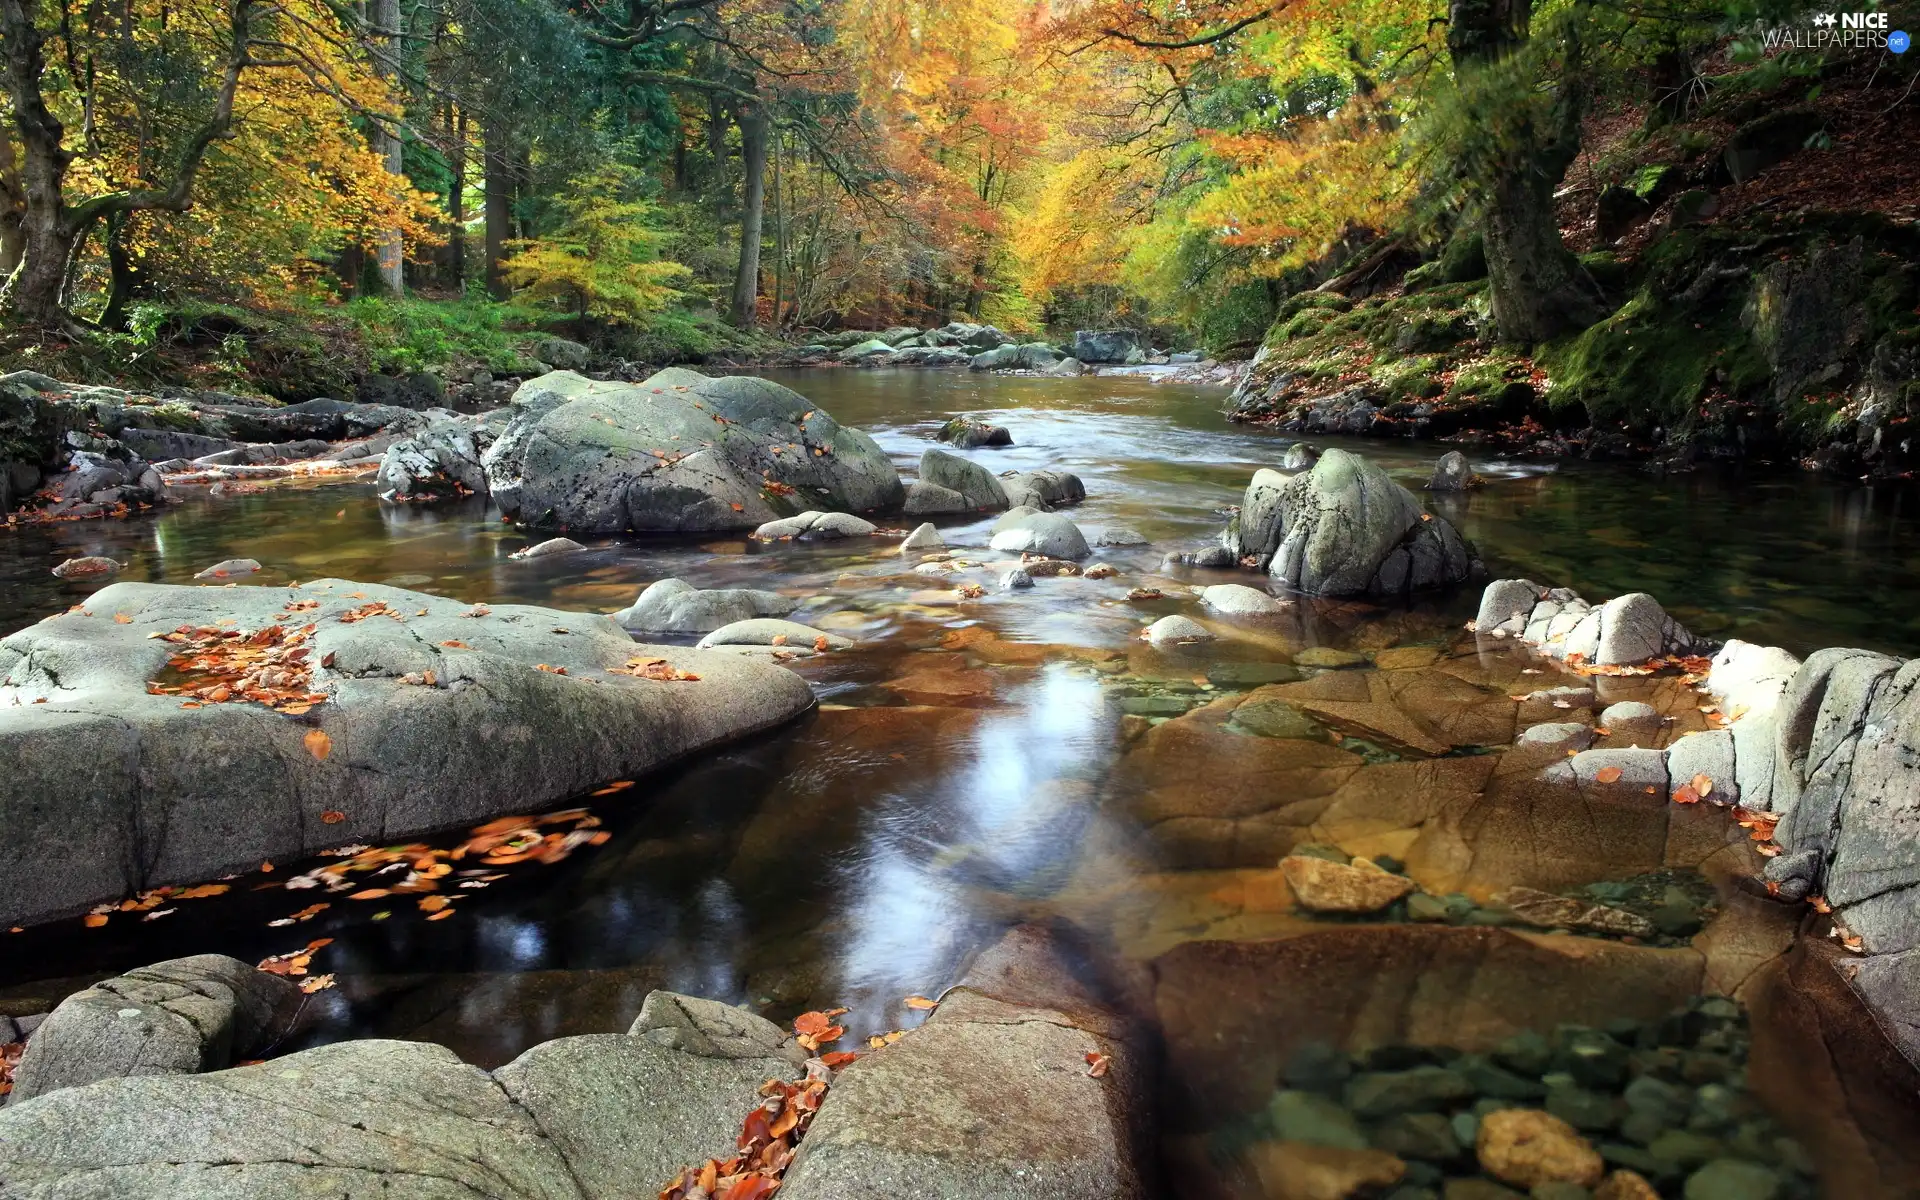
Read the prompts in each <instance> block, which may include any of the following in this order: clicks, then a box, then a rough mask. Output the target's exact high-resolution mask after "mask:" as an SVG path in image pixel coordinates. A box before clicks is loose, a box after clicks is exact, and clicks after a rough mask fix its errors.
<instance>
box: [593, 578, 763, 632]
mask: <svg viewBox="0 0 1920 1200" xmlns="http://www.w3.org/2000/svg"><path fill="white" fill-rule="evenodd" d="M798 607H800V602H799V601H798V600H795V599H792V598H791V597H787V596H782V595H781V594H780V593H779V592H767V591H762V590H760V589H758V588H696V587H694V586H693V585H692V584H690V583H688V582H687V581H686V580H684V579H662V580H659V581H657V582H654V583H650V584H648V585H647V588H646V590H645V591H643V592H641V593H640V595H639V596H638V597H637V598H636V599H635V600H634V602H633V604H632V606H631V607H628V608H623V609H621V610H620V611H619V612H617V613H614V614H613V619H614V620H616V621H618V622H620V624H621V625H622V626H624V627H626V628H628V629H632V630H636V631H638V632H641V633H711V632H712V631H713V630H716V629H718V628H720V627H721V626H723V625H731V624H733V623H734V622H736V621H750V620H753V619H754V618H756V617H784V616H786V615H787V614H788V613H790V612H792V611H793V610H794V609H796V608H798Z"/></svg>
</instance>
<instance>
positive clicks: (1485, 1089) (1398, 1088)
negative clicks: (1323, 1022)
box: [1208, 997, 1817, 1200]
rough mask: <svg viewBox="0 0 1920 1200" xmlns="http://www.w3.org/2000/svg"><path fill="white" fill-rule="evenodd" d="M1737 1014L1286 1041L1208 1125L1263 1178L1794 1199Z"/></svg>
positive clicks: (1498, 1191) (1225, 1152) (1797, 1186)
mask: <svg viewBox="0 0 1920 1200" xmlns="http://www.w3.org/2000/svg"><path fill="white" fill-rule="evenodd" d="M1749 1040H1750V1034H1749V1032H1748V1029H1747V1023H1746V1014H1745V1013H1744V1011H1743V1010H1742V1009H1741V1007H1740V1006H1739V1005H1738V1004H1736V1003H1735V1002H1734V1001H1732V1000H1729V999H1726V998H1724V997H1701V998H1698V999H1696V1000H1695V1001H1694V1002H1692V1003H1691V1004H1689V1005H1688V1006H1687V1007H1686V1008H1684V1009H1681V1010H1679V1011H1676V1012H1674V1013H1672V1014H1670V1015H1669V1016H1667V1017H1666V1018H1665V1019H1663V1020H1659V1021H1653V1022H1639V1021H1634V1020H1619V1021H1615V1022H1612V1023H1610V1024H1608V1025H1607V1026H1606V1027H1605V1028H1591V1027H1587V1026H1580V1025H1563V1026H1560V1027H1558V1028H1556V1029H1554V1030H1553V1031H1552V1032H1551V1033H1541V1032H1536V1031H1529V1032H1524V1033H1520V1034H1516V1035H1514V1036H1511V1037H1508V1038H1506V1039H1504V1040H1502V1041H1500V1042H1499V1043H1498V1044H1496V1045H1494V1046H1493V1047H1492V1048H1491V1049H1490V1050H1489V1051H1487V1052H1485V1053H1467V1052H1463V1051H1461V1050H1460V1049H1457V1048H1455V1047H1450V1046H1420V1045H1386V1046H1379V1047H1375V1048H1372V1049H1370V1050H1367V1051H1364V1052H1361V1053H1355V1054H1349V1053H1347V1052H1345V1051H1343V1050H1341V1049H1339V1048H1337V1047H1334V1046H1331V1045H1328V1044H1327V1043H1325V1042H1309V1043H1306V1044H1304V1045H1301V1046H1300V1047H1298V1048H1297V1049H1296V1050H1295V1051H1294V1053H1293V1054H1292V1056H1291V1057H1290V1058H1289V1060H1288V1061H1287V1063H1286V1065H1285V1067H1284V1069H1283V1070H1282V1072H1281V1077H1280V1079H1279V1081H1278V1084H1279V1086H1278V1088H1277V1089H1276V1091H1275V1092H1274V1094H1273V1097H1272V1099H1271V1101H1270V1102H1269V1104H1268V1105H1267V1107H1266V1110H1265V1111H1264V1112H1263V1113H1260V1114H1259V1115H1257V1116H1255V1117H1253V1118H1250V1119H1248V1120H1245V1121H1242V1122H1241V1123H1239V1124H1237V1125H1234V1126H1230V1127H1227V1128H1224V1129H1221V1130H1217V1131H1215V1132H1214V1133H1213V1134H1212V1135H1211V1136H1210V1139H1209V1140H1210V1141H1211V1142H1212V1145H1211V1146H1209V1147H1208V1149H1209V1151H1210V1152H1211V1156H1212V1157H1214V1158H1216V1159H1219V1158H1226V1159H1228V1160H1236V1159H1237V1160H1238V1161H1239V1162H1240V1163H1242V1164H1244V1165H1245V1168H1246V1169H1247V1170H1248V1171H1250V1173H1252V1174H1253V1175H1255V1176H1256V1177H1257V1178H1258V1179H1259V1180H1260V1182H1261V1183H1262V1184H1263V1185H1264V1184H1269V1183H1271V1184H1272V1185H1273V1186H1272V1187H1271V1189H1270V1190H1267V1191H1266V1193H1265V1194H1267V1195H1277V1196H1295V1195H1306V1194H1309V1193H1308V1191H1306V1190H1303V1184H1304V1183H1305V1181H1306V1180H1307V1179H1309V1178H1313V1179H1318V1180H1320V1181H1323V1182H1324V1183H1326V1184H1344V1186H1328V1187H1323V1188H1322V1190H1320V1191H1316V1192H1313V1193H1312V1194H1315V1195H1328V1196H1334V1195H1339V1196H1345V1195H1362V1194H1364V1195H1373V1196H1383V1197H1386V1198H1387V1200H1442V1198H1444V1200H1518V1198H1519V1197H1522V1196H1530V1197H1533V1198H1534V1200H1588V1198H1590V1197H1597V1198H1600V1200H1655V1198H1656V1197H1661V1196H1670V1197H1683V1198H1684V1200H1799V1198H1802V1197H1806V1198H1809V1200H1810V1198H1811V1197H1813V1196H1814V1195H1816V1194H1817V1190H1816V1183H1815V1179H1814V1167H1813V1164H1812V1162H1811V1160H1810V1159H1809V1157H1808V1155H1807V1152H1806V1151H1805V1150H1804V1149H1803V1148H1802V1147H1801V1146H1800V1144H1799V1143H1798V1142H1796V1141H1795V1140H1794V1139H1793V1138H1791V1137H1789V1136H1787V1134H1786V1133H1785V1131H1783V1130H1782V1129H1781V1128H1780V1126H1779V1125H1778V1124H1777V1123H1776V1122H1775V1121H1774V1120H1773V1119H1772V1118H1771V1117H1769V1116H1768V1115H1767V1114H1766V1113H1765V1112H1764V1111H1763V1109H1762V1108H1761V1106H1760V1105H1759V1103H1758V1102H1757V1100H1756V1099H1755V1098H1754V1096H1753V1095H1752V1093H1751V1092H1750V1091H1749V1090H1748V1086H1747V1078H1746V1059H1747V1050H1748V1045H1749Z"/></svg>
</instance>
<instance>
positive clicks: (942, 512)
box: [900, 479, 970, 517]
mask: <svg viewBox="0 0 1920 1200" xmlns="http://www.w3.org/2000/svg"><path fill="white" fill-rule="evenodd" d="M900 511H901V512H903V513H905V514H906V515H908V516H910V517H938V516H946V515H950V514H953V513H964V512H968V511H970V510H969V508H968V505H967V498H966V497H965V496H963V495H961V494H960V493H959V492H956V491H954V490H953V489H952V488H946V487H941V486H939V485H938V484H933V483H928V482H927V481H926V480H924V479H916V480H914V481H913V482H912V483H910V484H908V485H907V494H906V499H905V502H904V503H902V504H901V506H900Z"/></svg>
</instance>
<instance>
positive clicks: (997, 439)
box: [934, 351, 1013, 450]
mask: <svg viewBox="0 0 1920 1200" xmlns="http://www.w3.org/2000/svg"><path fill="white" fill-rule="evenodd" d="M995 353H998V352H997V351H995ZM981 357H983V358H984V357H986V356H985V355H982V356H981ZM934 436H935V437H937V438H939V439H940V440H941V441H943V442H951V443H952V444H953V445H955V446H958V447H960V448H961V449H963V450H972V449H974V448H976V447H979V446H1011V445H1013V434H1011V433H1009V432H1008V431H1007V427H1006V426H1004V425H990V424H988V423H987V422H985V421H976V420H974V419H973V418H972V417H954V418H952V419H951V420H949V421H947V422H946V423H945V424H943V425H941V426H940V429H939V431H938V432H937V433H935V434H934Z"/></svg>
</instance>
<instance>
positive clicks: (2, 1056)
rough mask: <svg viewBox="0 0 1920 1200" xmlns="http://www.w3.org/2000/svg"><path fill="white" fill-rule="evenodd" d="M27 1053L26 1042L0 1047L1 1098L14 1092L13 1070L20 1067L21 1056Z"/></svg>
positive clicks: (10, 1043)
mask: <svg viewBox="0 0 1920 1200" xmlns="http://www.w3.org/2000/svg"><path fill="white" fill-rule="evenodd" d="M26 1051H27V1044H26V1043H25V1042H8V1043H6V1044H5V1045H0V1096H4V1095H6V1094H7V1093H8V1092H11V1091H12V1090H13V1069H14V1068H15V1067H17V1066H19V1065H20V1056H21V1055H22V1054H25V1053H26Z"/></svg>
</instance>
